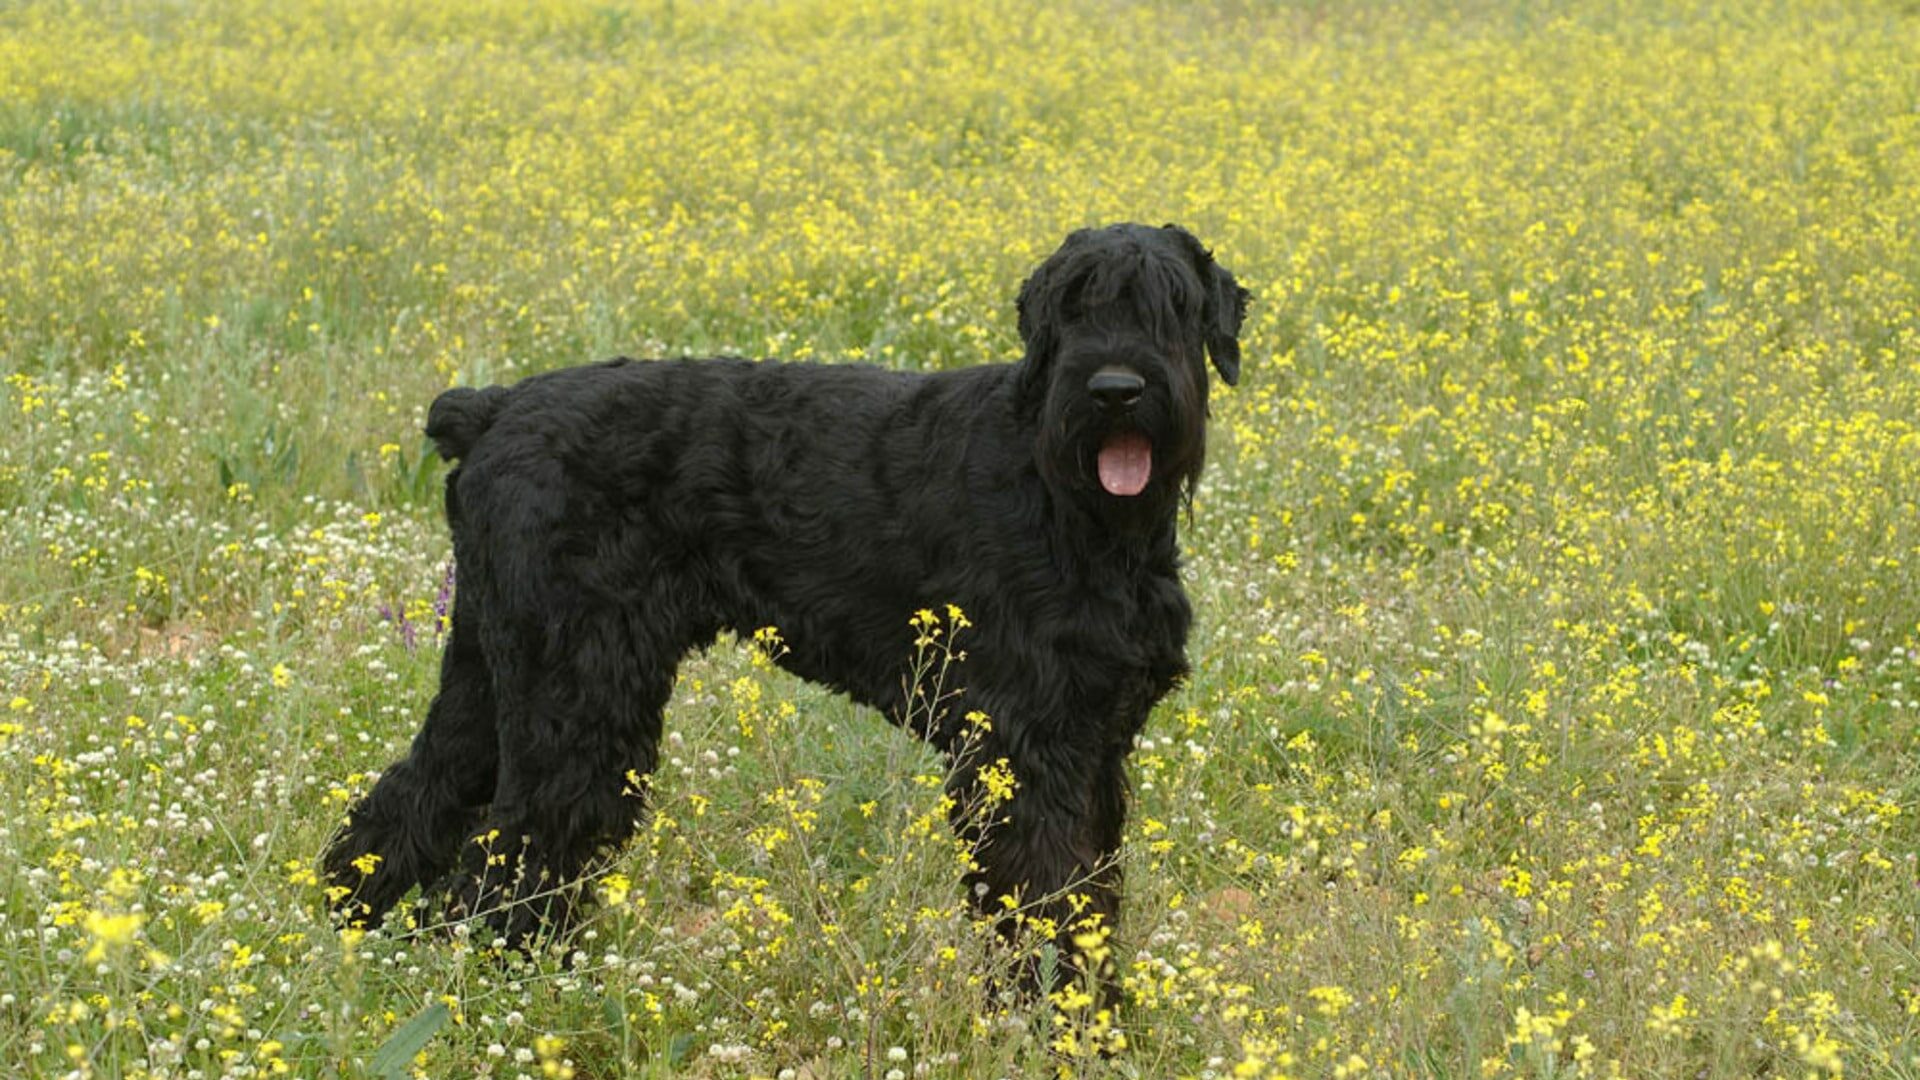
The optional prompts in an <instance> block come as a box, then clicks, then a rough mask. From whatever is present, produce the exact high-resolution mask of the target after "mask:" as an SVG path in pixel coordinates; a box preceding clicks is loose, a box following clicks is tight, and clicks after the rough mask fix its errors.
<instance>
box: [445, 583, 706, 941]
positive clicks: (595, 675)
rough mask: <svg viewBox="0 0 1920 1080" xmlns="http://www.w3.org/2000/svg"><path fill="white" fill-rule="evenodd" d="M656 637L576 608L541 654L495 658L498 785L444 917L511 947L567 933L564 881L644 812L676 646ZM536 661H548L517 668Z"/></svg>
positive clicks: (631, 615)
mask: <svg viewBox="0 0 1920 1080" xmlns="http://www.w3.org/2000/svg"><path fill="white" fill-rule="evenodd" d="M662 630H663V628H662V627H661V626H658V625H654V624H650V623H648V622H647V619H646V618H645V617H644V616H642V615H640V614H636V613H635V612H632V611H628V610H623V609H621V608H616V607H611V606H607V607H587V608H585V609H584V610H583V609H579V608H576V609H575V611H574V612H573V614H572V615H571V617H570V621H569V622H568V624H567V625H566V626H565V627H563V628H562V629H561V630H560V631H559V633H558V634H557V636H555V637H552V638H550V639H549V640H548V642H547V644H546V646H545V648H544V649H543V650H541V651H535V650H531V649H527V648H525V647H524V646H525V645H526V644H527V643H526V642H525V641H524V640H523V641H521V642H520V643H519V644H520V645H521V646H522V647H520V648H513V649H511V655H506V654H502V653H496V654H494V655H495V658H496V665H499V666H497V668H496V669H497V670H500V671H501V675H502V678H501V679H500V681H499V686H500V694H501V700H500V725H499V735H500V750H499V753H500V781H499V787H498V789H497V790H496V792H495V794H494V800H493V805H492V807H491V809H490V811H489V813H488V815H487V818H486V820H485V822H484V823H482V825H481V826H480V828H479V830H478V833H477V835H476V836H474V838H473V840H472V842H471V844H470V845H469V847H468V850H467V851H466V852H465V853H464V855H463V856H462V866H461V869H460V870H459V871H458V873H457V875H456V878H455V881H454V882H453V887H452V894H451V897H450V905H449V914H450V915H452V916H454V917H471V916H481V917H484V918H485V920H486V922H487V924H488V925H489V926H491V927H492V928H493V930H494V931H495V932H496V933H497V934H499V935H500V936H501V937H504V938H505V939H506V940H507V941H508V943H509V944H511V945H513V946H515V947H520V946H523V945H524V944H525V943H526V941H527V940H528V939H529V938H530V937H532V936H533V935H534V934H535V933H536V932H538V931H540V930H541V929H542V928H543V926H544V927H545V928H548V929H552V930H555V931H559V930H564V929H565V927H566V924H567V923H568V922H569V920H570V915H571V911H572V907H573V904H574V901H575V899H576V894H575V890H574V888H573V887H572V886H573V882H574V880H575V879H576V878H578V877H579V876H580V875H581V874H583V873H585V872H586V871H587V870H589V869H590V868H591V867H592V865H593V862H594V860H595V858H596V857H597V856H599V855H601V854H603V853H605V852H607V851H609V850H610V849H612V848H614V847H616V846H618V845H619V844H620V843H622V842H624V841H625V840H626V839H627V838H628V837H629V836H631V835H632V833H633V830H634V827H635V826H636V825H637V824H638V822H639V819H640V816H641V814H642V812H643V810H644V803H645V793H646V787H647V783H648V781H649V779H650V777H651V775H652V772H653V769H654V764H655V762H656V761H657V759H658V747H659V740H660V724H661V710H662V709H664V708H665V706H666V703H667V698H668V697H669V695H670V694H671V693H672V690H673V677H674V669H675V667H676V666H677V664H678V661H679V658H680V653H681V651H682V648H683V645H682V643H681V642H680V641H679V640H678V639H677V638H674V637H671V636H669V635H667V634H664V633H663V632H662ZM503 647H507V646H506V645H505V643H503ZM538 655H544V656H545V657H547V659H548V661H549V662H548V663H545V664H540V665H537V666H536V665H529V664H527V663H525V662H524V660H522V659H520V658H523V657H527V656H538ZM506 665H512V666H511V668H510V669H508V667H507V666H506Z"/></svg>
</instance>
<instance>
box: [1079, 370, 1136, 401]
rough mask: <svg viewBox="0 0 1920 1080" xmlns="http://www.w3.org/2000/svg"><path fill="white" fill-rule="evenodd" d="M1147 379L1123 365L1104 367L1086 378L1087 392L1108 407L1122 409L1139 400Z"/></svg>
mask: <svg viewBox="0 0 1920 1080" xmlns="http://www.w3.org/2000/svg"><path fill="white" fill-rule="evenodd" d="M1146 388H1147V380H1145V379H1143V378H1141V377H1140V376H1139V375H1138V374H1136V373H1134V372H1132V371H1129V370H1127V369H1126V368H1123V367H1104V368H1101V369H1100V370H1099V371H1096V372H1094V373H1093V378H1091V379H1088V380H1087V393H1089V394H1092V395H1093V398H1094V400H1095V401H1098V402H1099V403H1100V404H1102V405H1104V406H1106V407H1107V408H1109V409H1123V408H1125V407H1127V406H1128V405H1131V404H1133V403H1134V402H1136V401H1139V400H1140V392H1141V391H1142V390H1145V389H1146Z"/></svg>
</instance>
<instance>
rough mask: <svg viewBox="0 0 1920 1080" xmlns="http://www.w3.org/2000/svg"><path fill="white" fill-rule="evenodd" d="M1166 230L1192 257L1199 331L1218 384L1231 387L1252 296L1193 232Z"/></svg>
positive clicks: (1236, 376)
mask: <svg viewBox="0 0 1920 1080" xmlns="http://www.w3.org/2000/svg"><path fill="white" fill-rule="evenodd" d="M1165 228H1166V229H1168V230H1169V231H1171V232H1172V233H1174V234H1175V235H1176V236H1178V237H1179V238H1180V242H1181V243H1182V244H1184V245H1186V247H1187V251H1188V253H1189V254H1191V255H1192V256H1193V263H1194V269H1195V270H1196V271H1198V272H1199V274H1200V287H1201V289H1203V290H1205V295H1204V298H1203V300H1202V302H1201V307H1200V320H1201V323H1202V324H1203V325H1202V332H1203V333H1204V334H1205V335H1206V342H1207V355H1208V356H1209V357H1212V358H1213V367H1214V370H1216V371H1218V372H1219V373H1220V381H1222V382H1224V383H1226V384H1227V385H1228V386H1233V385H1235V384H1237V383H1238V382H1239V381H1240V325H1241V324H1242V323H1244V322H1245V321H1246V319H1247V301H1248V300H1249V299H1250V298H1251V297H1252V295H1253V294H1252V293H1249V292H1248V291H1247V290H1245V289H1243V288H1241V287H1240V283H1239V282H1238V281H1236V280H1234V277H1233V274H1232V273H1230V272H1229V271H1228V270H1227V268H1226V267H1224V266H1221V265H1220V264H1219V263H1217V262H1214V261H1213V252H1211V251H1208V250H1207V248H1206V245H1204V244H1202V243H1201V242H1200V239H1199V238H1198V237H1196V236H1194V235H1193V234H1192V233H1190V232H1188V231H1187V230H1185V229H1183V228H1181V227H1180V226H1178V225H1167V226H1165Z"/></svg>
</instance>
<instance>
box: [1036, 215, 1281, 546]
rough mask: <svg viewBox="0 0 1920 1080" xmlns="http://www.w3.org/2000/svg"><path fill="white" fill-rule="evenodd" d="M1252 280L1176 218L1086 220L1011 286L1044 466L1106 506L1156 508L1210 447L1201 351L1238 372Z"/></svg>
mask: <svg viewBox="0 0 1920 1080" xmlns="http://www.w3.org/2000/svg"><path fill="white" fill-rule="evenodd" d="M1247 297H1248V294H1247V290H1245V289H1243V288H1241V287H1240V284H1239V282H1237V281H1235V280H1234V278H1233V275H1232V274H1230V273H1228V272H1227V270H1226V268H1225V267H1223V266H1221V265H1220V264H1218V263H1216V262H1214V261H1213V255H1212V253H1210V252H1209V251H1207V249H1206V248H1205V247H1203V246H1202V245H1201V243H1200V241H1199V240H1197V239H1195V238H1194V236H1193V234H1192V233H1189V232H1187V231H1186V230H1185V229H1182V228H1180V227H1179V226H1177V225H1168V226H1165V227H1164V228H1159V229H1155V228H1151V227H1149V226H1145V225H1112V226H1108V227H1106V228H1103V229H1082V230H1080V231H1078V232H1076V233H1074V234H1073V235H1071V236H1069V237H1067V240H1066V243H1064V244H1062V245H1061V246H1060V250H1059V251H1056V252H1054V253H1053V255H1051V256H1050V257H1049V258H1048V259H1047V260H1046V261H1045V262H1043V263H1041V264H1040V267H1039V269H1037V270H1035V271H1034V272H1033V274H1032V276H1030V277H1029V278H1027V281H1026V284H1024V285H1022V286H1021V287H1020V298H1019V301H1018V304H1019V309H1020V337H1021V339H1022V340H1023V341H1025V343H1026V347H1027V351H1026V356H1025V358H1024V359H1022V360H1021V362H1020V367H1019V371H1018V375H1017V378H1018V380H1019V392H1020V394H1021V398H1022V400H1023V402H1025V403H1026V404H1027V405H1028V406H1029V407H1031V408H1033V409H1035V410H1036V413H1037V420H1038V433H1037V445H1036V447H1035V449H1036V453H1037V455H1038V460H1039V463H1040V469H1041V472H1042V474H1043V476H1044V477H1045V478H1046V480H1047V483H1048V484H1049V485H1050V486H1051V487H1053V488H1054V490H1055V491H1057V492H1061V493H1063V494H1066V495H1070V496H1072V497H1074V498H1076V499H1078V500H1081V501H1084V502H1087V503H1090V504H1092V505H1094V506H1095V507H1096V508H1098V509H1102V510H1105V511H1108V512H1109V513H1108V514H1107V515H1103V516H1115V517H1122V518H1130V517H1135V516H1139V515H1142V514H1145V515H1147V516H1152V517H1159V516H1161V515H1162V514H1163V513H1164V511H1165V510H1166V508H1168V507H1170V506H1171V505H1172V504H1173V503H1174V502H1176V501H1177V500H1178V499H1179V498H1180V497H1181V494H1182V493H1183V491H1188V490H1190V489H1191V485H1192V484H1193V482H1194V481H1195V480H1196V479H1197V478H1198V477H1199V475H1200V466H1201V463H1202V461H1203V460H1204V458H1205V456H1206V420H1207V360H1208V358H1209V357H1211V358H1212V361H1213V367H1214V370H1216V371H1218V372H1219V374H1220V378H1221V379H1223V380H1224V381H1225V382H1226V383H1227V384H1228V385H1229V386H1231V385H1233V384H1234V383H1235V382H1238V381H1239V378H1240V324H1241V322H1242V320H1244V319H1245V317H1246V313H1247Z"/></svg>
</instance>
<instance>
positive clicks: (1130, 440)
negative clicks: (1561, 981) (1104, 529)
mask: <svg viewBox="0 0 1920 1080" xmlns="http://www.w3.org/2000/svg"><path fill="white" fill-rule="evenodd" d="M1146 389H1147V380H1146V379H1145V378H1143V377H1142V376H1141V375H1140V373H1139V372H1137V371H1135V370H1133V369H1132V368H1129V367H1124V366H1122V365H1119V364H1109V365H1107V366H1106V367H1103V368H1101V369H1100V370H1099V371H1096V372H1094V373H1093V376H1092V377H1091V378H1089V379H1088V380H1087V393H1089V394H1092V395H1093V400H1095V401H1097V402H1099V403H1100V407H1101V408H1102V409H1103V410H1105V411H1106V413H1107V415H1109V416H1113V417H1122V416H1126V415H1127V414H1128V413H1130V412H1132V411H1133V406H1134V404H1135V403H1136V402H1138V401H1139V400H1140V395H1141V394H1143V393H1145V392H1146ZM1097 471H1098V472H1099V474H1100V486H1101V488H1103V489H1105V491H1106V493H1107V494H1109V495H1119V496H1121V497H1123V498H1125V497H1130V496H1134V495H1138V494H1140V493H1141V492H1143V491H1145V490H1147V481H1148V480H1151V479H1152V478H1153V440H1151V439H1149V438H1147V437H1146V436H1145V435H1144V434H1142V433H1141V432H1139V431H1137V430H1134V429H1132V428H1117V429H1115V430H1113V431H1111V432H1109V433H1108V434H1107V437H1106V438H1105V439H1104V440H1102V441H1101V443H1100V458H1099V461H1098V463H1097Z"/></svg>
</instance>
